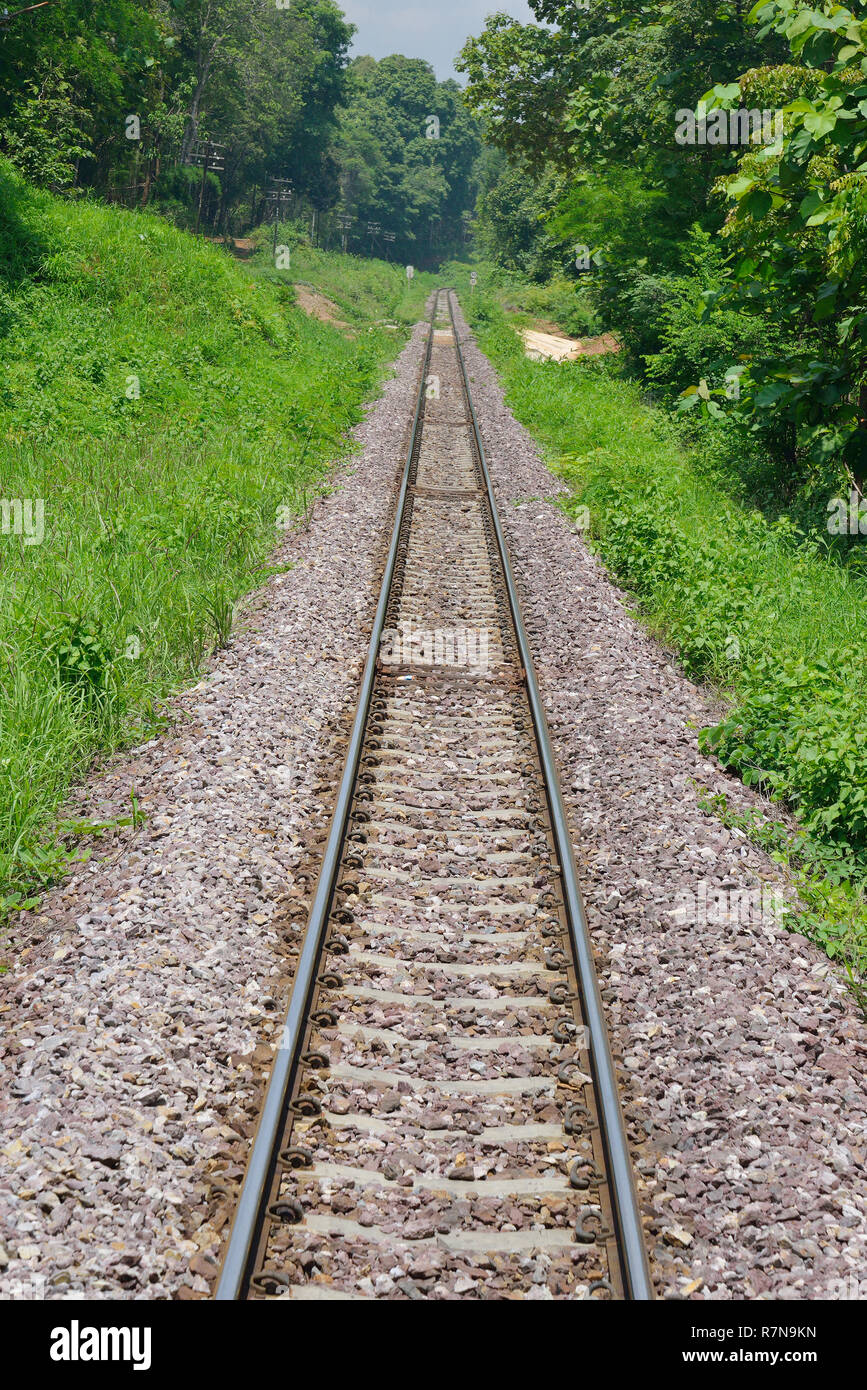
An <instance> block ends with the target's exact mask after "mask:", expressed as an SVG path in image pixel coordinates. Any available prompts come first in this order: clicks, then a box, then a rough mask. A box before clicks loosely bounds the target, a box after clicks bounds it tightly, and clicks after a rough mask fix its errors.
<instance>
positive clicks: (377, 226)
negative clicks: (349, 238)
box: [367, 222, 382, 255]
mask: <svg viewBox="0 0 867 1390" xmlns="http://www.w3.org/2000/svg"><path fill="white" fill-rule="evenodd" d="M367 230H368V231H369V232H370V254H371V255H373V244H374V242H375V240H376V238H377V237H378V236H379V234H380V232H381V231H382V224H381V223H379V222H368V224H367Z"/></svg>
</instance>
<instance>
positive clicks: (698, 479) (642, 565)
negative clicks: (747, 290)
mask: <svg viewBox="0 0 867 1390" xmlns="http://www.w3.org/2000/svg"><path fill="white" fill-rule="evenodd" d="M470 313H471V317H472V319H473V320H474V323H475V325H476V327H477V329H478V332H479V335H480V343H481V346H482V347H483V349H484V350H485V351H486V352H487V353H488V354H489V355H490V356H491V358H492V359H493V360H494V362H495V363H496V364H497V366H498V367H499V369H500V371H501V373H502V375H503V378H504V381H505V385H506V389H507V396H508V400H509V403H510V405H511V406H512V409H513V410H514V411H515V413H516V414H517V416H518V418H519V419H520V420H521V421H522V422H523V423H524V424H525V425H526V426H527V427H528V429H530V431H531V432H532V433H533V434H534V435H535V437H536V438H537V439H538V440H539V441H540V443H541V444H542V445H543V446H544V449H545V451H546V453H547V455H548V458H549V460H550V462H551V466H552V467H553V468H554V470H555V471H556V472H558V473H559V474H560V475H561V476H562V477H563V478H564V480H565V481H566V482H567V483H568V484H569V488H570V494H569V497H568V500H567V501H566V503H565V505H566V509H567V511H569V512H570V513H571V515H572V516H573V517H575V518H576V519H578V520H579V521H580V522H581V524H584V525H586V526H587V527H588V535H589V538H590V540H591V543H592V544H593V545H594V546H595V547H596V549H597V550H598V551H599V552H600V554H601V556H602V558H603V559H604V560H605V562H606V564H607V565H608V566H609V568H610V569H611V570H612V572H613V573H614V574H616V575H617V577H618V579H619V580H620V582H621V583H622V584H623V585H624V587H626V588H627V589H629V590H631V592H632V593H633V594H635V595H636V597H637V600H638V603H639V611H640V613H641V615H642V617H643V618H644V620H645V622H646V623H647V624H648V625H649V626H650V627H651V628H653V629H654V630H655V631H656V632H657V633H658V634H659V635H660V636H661V637H662V638H663V640H665V641H666V642H667V643H669V644H670V645H671V646H672V647H674V648H675V649H676V651H677V652H678V655H679V659H680V662H681V664H682V666H683V667H684V668H685V670H686V671H687V672H688V673H689V674H690V675H691V676H693V677H695V678H696V679H701V680H707V681H709V682H711V683H712V684H713V685H714V686H715V687H716V688H717V690H718V691H720V692H721V693H722V694H723V696H724V698H725V700H726V702H727V705H728V714H727V716H726V718H725V719H724V720H723V722H722V723H721V724H720V725H719V726H718V727H717V728H715V729H711V730H705V731H703V732H702V733H701V735H700V738H701V741H702V743H703V745H704V747H705V748H706V749H708V750H710V751H713V752H716V753H717V754H718V756H719V757H720V758H721V760H722V761H723V762H724V763H725V764H726V765H727V766H729V767H730V768H732V769H733V770H735V771H737V772H738V773H739V774H740V775H741V777H742V778H743V779H744V781H745V782H747V783H749V784H752V785H756V786H759V787H760V788H761V789H762V790H763V791H764V792H766V793H767V794H768V795H769V796H770V797H772V798H777V799H778V800H779V801H780V802H784V803H785V804H786V805H787V806H788V807H789V808H791V809H792V810H793V811H794V812H795V814H796V816H797V818H798V820H799V822H800V826H801V829H800V830H799V832H798V833H797V834H796V835H795V836H794V837H793V836H791V835H790V834H788V833H787V832H784V831H783V830H782V828H781V827H780V826H779V825H773V824H769V823H768V822H767V821H766V819H765V818H763V817H757V818H755V821H754V823H753V824H751V825H750V826H742V827H741V828H746V829H749V830H750V832H751V833H752V834H753V835H754V836H755V838H757V839H759V840H760V841H761V842H762V843H764V844H766V845H767V846H768V847H769V848H770V849H771V851H772V852H773V853H774V854H776V855H777V856H778V857H779V858H782V859H784V860H786V861H787V862H789V863H790V864H791V865H792V866H793V867H794V868H795V870H796V871H797V874H798V877H799V886H800V889H801V894H802V899H803V903H804V906H805V912H804V913H802V914H801V916H800V917H799V918H797V920H798V922H799V924H800V925H801V927H802V929H804V930H805V931H807V932H808V934H809V935H811V936H812V937H813V938H814V939H815V940H817V941H818V942H820V944H822V945H823V947H824V948H825V949H826V950H827V951H828V952H829V954H831V955H832V956H837V957H840V958H842V959H843V960H844V961H845V962H846V963H847V966H848V968H849V969H850V972H851V973H852V976H853V978H860V977H862V976H863V974H864V971H865V967H867V907H865V898H864V894H865V888H867V628H865V625H864V622H863V613H864V611H865V605H867V583H865V581H864V579H863V578H861V577H859V576H858V574H857V573H855V572H853V571H852V570H847V569H845V568H843V567H842V566H841V565H840V564H838V563H836V562H835V560H834V558H833V556H832V555H830V554H829V553H828V552H827V551H826V550H825V549H824V548H823V547H822V546H821V544H819V543H817V542H815V541H812V540H809V539H807V538H806V537H804V536H802V535H801V534H800V533H799V532H797V531H796V530H795V528H794V527H793V526H792V524H791V523H790V522H788V521H787V520H785V519H780V520H779V521H778V522H776V523H769V522H768V521H767V519H766V518H765V517H764V516H763V515H762V514H760V513H759V512H755V511H749V510H746V509H744V508H743V507H741V506H739V505H738V503H737V502H736V501H734V500H732V498H731V497H730V496H729V495H727V494H726V493H725V492H723V491H721V490H719V489H717V488H715V487H714V485H713V482H712V480H711V477H710V476H709V473H708V470H707V468H706V467H704V461H703V460H702V459H701V458H699V457H696V456H695V455H691V454H690V453H688V452H687V451H685V450H684V448H683V446H682V444H681V442H680V440H679V438H678V436H677V435H676V433H675V430H674V427H673V425H672V424H671V423H670V421H669V420H668V419H667V418H666V417H665V416H664V415H663V414H662V413H661V412H660V411H658V410H655V409H652V408H650V407H648V406H647V405H646V404H645V402H644V401H643V400H642V396H641V392H640V389H639V387H638V386H637V385H636V383H634V382H631V381H628V380H625V379H623V378H622V377H620V376H619V375H618V373H617V366H616V363H613V362H606V361H605V360H604V359H598V358H597V359H590V360H585V361H579V362H573V363H562V364H559V365H558V364H556V363H552V362H546V363H538V362H531V361H529V360H527V358H526V357H525V356H524V354H523V352H522V349H521V346H520V343H519V341H518V339H517V337H516V335H515V333H514V332H513V331H512V329H511V327H510V325H509V324H508V323H507V322H506V320H505V316H504V313H503V310H502V307H501V305H500V304H499V302H498V300H497V297H496V296H495V295H486V294H479V295H478V296H477V297H476V299H475V302H474V303H473V304H472V305H471V309H470ZM716 809H717V810H718V811H719V812H720V814H722V815H723V817H724V818H728V819H729V821H730V822H731V823H734V822H733V821H731V816H730V813H729V812H728V808H727V807H725V806H723V805H721V804H720V805H717V806H716Z"/></svg>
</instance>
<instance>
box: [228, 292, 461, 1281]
mask: <svg viewBox="0 0 867 1390" xmlns="http://www.w3.org/2000/svg"><path fill="white" fill-rule="evenodd" d="M438 306H439V293H438V294H437V296H436V298H435V300H434V304H433V308H432V310H431V316H430V328H429V330H428V338H427V348H426V351H425V357H424V364H423V367H422V373H421V381H420V383H419V389H418V397H417V399H416V407H415V415H414V417H413V422H412V434H411V436H410V441H409V449H408V451H407V456H406V462H405V464H404V469H403V476H402V479H401V485H400V492H399V494H398V499H397V512H396V516H395V521H394V528H393V530H392V536H391V545H390V547H389V551H388V558H387V560H386V563H385V571H384V574H383V579H382V587H381V590H380V596H379V604H378V606H377V609H376V616H375V618H374V622H373V632H372V633H371V637H370V645H369V647H368V651H367V660H366V662H365V666H364V673H363V675H362V678H361V687H360V691H359V696H358V707H357V709H356V713H355V721H354V723H353V726H352V733H351V735H350V739H349V748H348V750H347V754H346V762H345V765H344V769H343V776H342V777H341V780H340V787H339V789H338V793H337V803H336V806H335V809H334V816H333V818H332V821H331V828H330V830H329V833H328V840H327V842H326V846H325V854H324V856H323V860H322V868H321V870H320V873H319V879H318V881H317V884H316V892H315V895H314V898H313V903H312V905H311V908H310V915H309V918H308V923H307V930H306V932H305V936H304V941H303V944H302V947H301V954H300V956H299V959H298V968H297V970H296V972H295V980H294V983H293V986H292V994H291V996H290V999H289V1007H288V1011H287V1014H286V1021H285V1023H284V1025H283V1034H282V1037H281V1041H280V1047H279V1048H278V1050H277V1053H276V1055H275V1058H274V1065H273V1067H272V1070H271V1076H270V1078H269V1081H268V1088H267V1091H266V1093H265V1103H264V1105H263V1107H262V1114H261V1117H260V1120H259V1125H258V1128H257V1130H256V1137H255V1139H254V1141H253V1147H252V1151H251V1153H250V1159H249V1163H248V1166H247V1172H246V1174H245V1177H244V1184H243V1187H242V1189H241V1198H240V1201H239V1203H238V1208H237V1211H236V1213H235V1219H234V1221H233V1223H232V1230H231V1234H230V1236H229V1243H228V1246H227V1248H226V1254H225V1256H224V1258H223V1266H222V1270H221V1272H220V1279H219V1283H218V1285H217V1290H216V1293H215V1295H214V1296H215V1298H216V1299H217V1300H219V1301H222V1302H228V1301H232V1300H235V1299H238V1298H240V1297H241V1296H242V1294H243V1292H244V1289H245V1286H246V1284H247V1281H248V1279H249V1276H250V1273H251V1271H250V1261H251V1257H252V1254H253V1250H254V1244H255V1241H256V1239H257V1236H258V1233H259V1229H260V1224H261V1222H262V1219H263V1205H264V1202H265V1200H266V1196H267V1192H268V1184H269V1182H270V1179H271V1175H272V1172H273V1166H274V1161H275V1159H274V1153H275V1147H276V1144H277V1139H278V1136H279V1134H280V1130H281V1127H282V1124H283V1120H284V1112H285V1107H286V1100H287V1097H288V1096H289V1094H290V1087H291V1085H292V1083H293V1080H294V1076H295V1073H296V1070H297V1065H298V1052H299V1050H300V1046H301V1043H302V1041H303V1037H304V1031H305V1028H306V1026H307V1016H308V1011H309V1006H310V1000H311V997H312V993H313V989H314V985H315V974H316V967H317V963H318V961H319V957H320V955H321V952H322V946H323V943H324V940H325V933H326V930H327V927H328V918H329V914H330V912H331V904H332V902H333V899H334V892H335V889H336V886H337V879H338V876H339V873H340V865H341V862H342V858H343V842H344V839H345V835H346V826H347V822H348V820H349V813H350V810H351V808H352V800H353V797H354V794H355V782H356V778H357V775H358V767H359V763H360V761H361V754H362V751H363V746H364V735H365V729H366V727H367V719H368V714H369V711H370V701H371V697H372V694H373V687H374V682H375V679H376V663H377V660H378V657H379V650H380V644H381V641H382V634H383V631H384V628H385V617H386V613H387V610H388V605H389V600H390V595H391V584H392V578H393V576H394V569H395V564H396V561H397V554H398V547H399V543H400V534H401V529H402V525H403V518H404V512H405V510H406V498H407V492H408V489H409V478H410V473H411V471H412V462H413V457H414V455H415V448H416V441H417V438H418V430H419V424H420V421H421V415H422V408H423V405H424V399H425V383H426V378H427V370H428V366H429V364H430V359H431V350H432V348H433V338H434V326H435V323H436V317H437V309H438Z"/></svg>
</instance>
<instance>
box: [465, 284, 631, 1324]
mask: <svg viewBox="0 0 867 1390" xmlns="http://www.w3.org/2000/svg"><path fill="white" fill-rule="evenodd" d="M448 304H449V315H450V317H451V322H452V332H453V335H454V340H455V348H456V351H457V356H458V362H459V364H460V369H461V376H462V378H463V383H464V393H465V395H466V400H467V406H468V408H469V412H470V418H471V421H472V426H473V435H474V438H475V442H476V448H477V450H478V455H479V463H480V465H481V469H482V475H483V477H484V480H485V488H486V491H487V495H488V505H489V507H490V510H491V517H492V521H493V526H494V534H495V535H496V538H497V548H498V551H499V557H500V563H501V565H502V568H503V578H504V580H505V584H506V590H507V592H508V596H509V607H510V609H511V613H512V622H513V625H514V628H515V635H516V637H517V641H518V650H519V652H520V656H521V664H522V666H523V667H524V672H525V679H526V687H527V697H528V700H529V703H530V710H531V713H532V717H533V725H534V729H535V734H536V743H537V746H538V750H539V760H540V762H541V765H542V772H543V776H544V780H545V789H546V793H547V797H548V804H549V810H550V816H551V827H552V830H553V833H554V842H555V846H556V850H557V857H558V859H559V861H560V868H561V870H562V883H561V887H562V892H563V900H564V903H565V906H566V914H567V917H568V920H569V931H570V936H571V940H572V947H573V950H574V952H575V958H576V962H577V965H578V980H579V988H580V992H581V1004H582V1008H583V1011H584V1021H585V1024H586V1026H587V1030H588V1035H589V1040H590V1049H589V1051H590V1062H591V1068H592V1071H593V1080H594V1082H595V1086H596V1093H597V1101H598V1110H599V1121H600V1129H601V1133H602V1141H603V1144H604V1146H605V1152H606V1156H607V1158H608V1177H609V1180H610V1189H611V1196H612V1207H613V1212H614V1220H615V1223H616V1225H617V1235H618V1248H619V1251H620V1261H621V1266H622V1272H623V1281H624V1289H625V1290H626V1293H627V1297H628V1298H630V1299H634V1300H636V1301H646V1300H649V1299H652V1298H653V1284H652V1282H651V1278H650V1270H649V1267H648V1263H647V1250H646V1248H645V1242H644V1231H643V1227H642V1224H641V1213H640V1211H639V1207H638V1199H637V1197H636V1193H635V1184H634V1181H633V1175H632V1160H631V1158H630V1155H629V1145H628V1143H627V1139H626V1130H625V1127H624V1124H623V1112H622V1110H621V1106H620V1097H619V1092H618V1087H617V1077H616V1073H615V1070H614V1061H613V1059H612V1056H611V1048H610V1045H609V1041H608V1029H607V1026H606V1023H605V1013H604V1010H603V1007H602V999H601V996H600V993H599V982H598V980H597V978H596V966H595V962H594V959H593V946H592V944H591V940H590V932H589V930H588V927H587V918H586V914H585V912H584V905H583V902H582V898H581V889H580V887H579V884H578V871H577V868H576V865H575V854H574V851H573V848H572V837H571V835H570V833H569V822H568V819H567V816H566V807H565V805H564V803H563V793H562V790H561V787H560V777H559V774H558V772H557V764H556V760H555V758H554V751H553V749H552V747H551V735H550V733H549V730H548V720H547V718H546V715H545V707H544V705H543V703H542V696H541V694H540V691H539V685H538V681H537V679H536V672H535V668H534V665H533V657H532V654H531V651H530V644H529V642H528V640H527V633H526V630H525V628H524V620H523V618H522V616H521V604H520V599H519V597H518V591H517V588H516V586H515V578H514V575H513V573H512V566H511V564H510V561H509V556H508V552H507V549H506V540H505V537H504V535H503V529H502V527H501V525H500V517H499V513H498V511H497V503H496V499H495V497H494V488H493V484H492V482H491V475H490V472H489V470H488V460H487V455H486V453H485V446H484V443H483V441H482V433H481V430H480V428H479V421H478V417H477V415H476V409H475V406H474V405H473V396H472V392H471V390H470V380H469V376H468V375H467V367H466V362H465V361H464V354H463V351H462V348H461V342H460V337H459V335H458V328H457V323H456V322H455V310H454V302H453V300H452V292H451V291H449V294H448Z"/></svg>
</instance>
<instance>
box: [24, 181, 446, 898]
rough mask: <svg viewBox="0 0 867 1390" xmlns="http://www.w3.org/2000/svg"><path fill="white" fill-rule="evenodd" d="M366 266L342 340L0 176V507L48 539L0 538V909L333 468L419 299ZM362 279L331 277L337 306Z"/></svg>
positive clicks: (164, 239) (130, 227)
mask: <svg viewBox="0 0 867 1390" xmlns="http://www.w3.org/2000/svg"><path fill="white" fill-rule="evenodd" d="M317 258H318V260H319V262H320V263H322V264H327V265H328V267H329V275H330V277H331V278H332V279H334V280H336V279H337V278H338V277H339V270H338V267H337V265H336V262H338V261H340V259H341V258H339V257H336V256H335V257H331V258H327V257H323V256H321V253H310V263H309V264H308V266H307V274H308V276H309V277H310V278H315V276H316V274H317V273H318V268H317ZM363 267H364V271H363V274H364V279H363V285H364V295H363V297H362V299H361V300H360V304H361V305H362V307H363V309H364V310H365V311H366V312H368V313H369V315H370V317H369V318H367V319H365V318H364V317H363V313H362V309H361V308H360V309H359V311H358V313H357V315H356V316H355V322H356V325H357V327H356V328H355V331H354V332H352V333H345V332H341V331H339V330H338V329H336V328H334V327H332V326H330V325H328V324H325V323H320V322H317V321H316V320H315V319H311V318H308V317H307V315H305V314H303V313H301V311H300V310H299V309H297V308H295V307H294V306H293V295H292V291H291V288H290V287H289V286H287V285H286V284H284V283H277V282H276V280H273V279H272V280H266V279H265V277H264V276H262V275H260V274H257V273H256V270H255V267H252V268H251V267H248V266H242V265H239V264H238V263H236V262H235V261H233V260H232V259H231V258H230V257H229V256H228V255H227V254H225V253H224V252H222V251H219V250H217V249H215V248H213V247H211V246H209V245H208V244H206V243H202V242H200V241H196V240H193V239H192V238H190V237H188V236H186V235H185V234H183V233H180V232H176V231H175V230H174V229H173V228H171V227H170V226H169V225H167V223H165V222H164V221H163V220H162V219H161V218H159V217H157V216H155V215H152V214H142V213H138V214H134V213H128V212H120V211H116V210H111V209H107V208H105V207H101V206H99V205H98V204H96V203H91V202H86V201H81V202H79V203H77V204H73V205H70V204H69V203H68V202H67V201H65V200H60V199H58V198H55V197H53V196H51V195H50V194H48V193H44V192H43V193H40V192H35V191H34V190H33V189H32V188H30V187H29V186H27V185H26V184H25V183H24V182H23V181H22V179H21V178H20V176H18V175H17V174H15V173H14V171H13V170H12V169H11V168H10V166H9V165H8V164H5V163H4V162H3V161H0V308H2V315H3V317H2V323H3V332H4V335H5V336H4V338H3V350H2V365H0V477H2V494H0V495H2V497H4V498H7V499H8V498H23V499H27V498H29V499H42V500H43V502H44V539H43V541H42V543H41V544H34V545H27V544H25V543H24V541H23V539H22V537H19V536H17V535H14V534H2V535H0V908H2V905H3V903H5V905H6V906H7V907H9V906H15V905H16V904H17V905H21V904H23V903H26V902H28V901H31V900H32V895H33V893H34V892H35V891H38V889H39V887H40V885H44V884H45V883H46V882H48V881H50V880H51V879H52V877H53V876H55V875H56V874H58V873H60V872H62V870H63V867H64V866H65V864H66V863H67V862H68V860H69V857H70V855H74V854H76V853H78V852H79V850H80V846H78V844H77V840H76V836H75V835H73V834H72V833H71V832H69V831H68V830H64V829H62V828H61V829H59V830H58V829H56V827H55V821H56V816H57V809H58V807H59V806H60V805H61V804H62V802H63V800H64V799H65V797H66V796H67V794H68V792H69V789H70V787H71V786H72V785H74V784H75V782H77V781H78V780H80V779H81V778H82V777H83V776H84V775H85V774H86V772H87V769H88V767H89V766H90V764H91V762H92V760H93V759H94V757H95V756H97V755H98V754H99V753H100V752H103V751H105V750H111V749H113V748H117V747H119V746H123V745H124V744H127V743H129V742H131V741H134V742H140V741H143V740H144V739H146V738H147V737H149V736H150V735H151V733H152V732H153V731H154V730H155V729H159V728H161V727H163V724H164V714H163V712H162V703H161V702H162V701H163V700H164V699H165V697H166V696H168V695H169V694H170V693H171V692H172V691H173V690H175V689H177V688H178V687H179V686H181V685H183V684H185V683H187V682H189V681H190V680H193V679H195V678H196V676H197V674H198V673H199V671H200V670H201V668H202V664H203V662H204V661H205V660H206V658H207V656H208V654H209V652H211V651H213V650H214V648H215V647H218V646H220V645H223V644H225V643H226V642H227V641H228V640H230V636H231V624H232V613H233V607H234V604H235V603H236V601H237V600H238V598H239V597H240V596H241V595H243V594H244V593H245V592H247V591H248V590H250V589H251V588H252V587H254V586H255V585H256V584H258V583H261V581H262V576H263V574H265V573H267V572H268V569H267V564H266V561H267V557H268V554H269V552H270V551H271V549H272V548H273V546H274V545H275V543H276V542H277V541H278V540H279V538H280V535H281V531H280V529H279V528H280V527H281V526H283V525H287V524H290V523H291V521H292V518H293V517H294V518H298V520H299V521H300V520H301V519H302V518H303V516H304V514H305V513H306V511H307V510H308V509H309V506H310V505H311V502H312V499H313V498H315V496H316V495H317V494H318V493H319V492H320V491H321V490H322V489H323V487H325V486H326V485H327V483H326V479H327V472H328V468H329V465H330V464H331V462H332V460H334V459H338V458H340V457H341V456H342V455H344V454H345V452H346V450H347V447H348V431H349V430H350V429H351V428H352V426H353V425H354V424H356V423H357V422H358V421H359V420H360V419H361V417H362V408H363V402H364V401H365V399H367V398H369V397H370V395H371V393H372V392H374V391H375V389H376V387H377V383H378V382H379V380H380V379H381V376H382V373H383V368H384V364H385V362H386V361H387V360H388V359H389V358H390V357H391V356H392V355H393V354H394V352H395V350H396V348H397V346H398V345H399V343H400V341H401V340H402V337H403V331H402V330H398V331H395V329H394V328H393V327H392V328H391V329H389V328H386V327H385V326H380V325H378V324H377V323H375V322H373V320H374V319H375V318H380V319H381V318H383V317H385V316H386V315H389V316H391V315H392V314H393V313H394V311H395V308H396V307H397V306H398V305H405V318H409V317H410V314H411V311H412V312H416V313H417V312H418V310H419V309H420V307H421V303H422V301H423V299H424V297H425V294H426V293H427V290H428V285H427V282H426V281H425V277H423V276H419V277H418V280H417V282H416V283H415V284H414V286H413V289H412V294H413V295H414V296H415V299H414V300H413V301H411V302H410V301H408V300H407V301H406V302H405V301H404V296H405V295H406V294H407V293H408V292H407V290H406V289H405V277H404V279H403V281H401V277H400V275H399V273H398V271H397V270H396V268H395V267H392V266H385V265H382V264H377V263H374V262H364V263H363ZM361 278H362V272H361V270H359V269H358V267H357V266H356V264H355V263H353V262H347V263H346V264H345V267H344V283H345V287H346V291H347V294H349V293H350V291H351V288H352V286H353V285H356V284H358V283H359V281H360V280H361ZM326 292H327V291H326ZM136 383H137V387H138V390H137V392H136V390H135V389H133V388H134V387H135V385H136ZM52 827H55V828H52Z"/></svg>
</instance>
